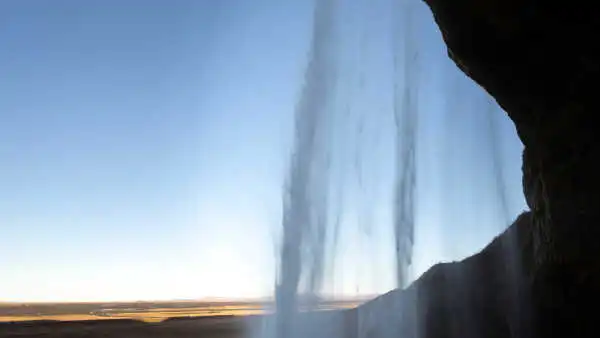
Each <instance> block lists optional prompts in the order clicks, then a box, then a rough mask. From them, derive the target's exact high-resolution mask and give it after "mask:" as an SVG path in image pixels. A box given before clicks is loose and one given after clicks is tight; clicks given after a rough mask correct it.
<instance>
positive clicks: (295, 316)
mask: <svg viewBox="0 0 600 338" xmlns="http://www.w3.org/2000/svg"><path fill="white" fill-rule="evenodd" d="M382 1H384V2H386V5H390V6H392V7H391V9H392V10H391V11H390V12H391V19H390V21H391V22H390V26H389V30H390V32H387V34H388V35H389V37H390V40H391V43H390V44H387V45H386V46H387V47H386V48H389V47H390V46H391V64H390V66H391V67H392V69H393V72H391V74H390V76H391V81H390V84H389V86H390V87H392V88H390V91H391V95H390V98H391V100H390V101H391V102H390V104H389V109H387V110H386V109H382V110H381V113H380V114H379V116H383V115H385V114H387V113H388V112H391V114H390V116H391V120H392V121H394V124H393V127H394V129H393V131H391V133H392V134H393V141H392V142H391V143H393V144H392V145H391V147H390V150H393V151H394V152H395V161H394V162H393V164H392V166H393V169H394V170H393V172H394V173H393V174H392V176H393V177H391V179H392V181H393V183H394V185H393V187H391V189H390V197H389V198H390V199H391V198H393V203H392V206H391V209H392V210H391V212H392V215H393V216H392V219H391V222H390V223H387V224H380V226H386V227H388V229H390V228H391V229H390V230H391V233H393V239H394V240H393V250H390V253H392V252H393V255H394V260H393V261H394V266H389V270H393V269H394V268H395V272H396V273H395V278H394V285H393V287H395V288H398V289H404V288H405V287H406V286H407V284H408V283H409V282H410V281H411V280H412V278H413V277H414V276H411V271H410V270H411V265H412V264H414V263H413V262H414V260H415V258H418V255H417V254H416V251H415V250H416V249H415V248H417V247H418V244H419V243H418V242H416V241H415V233H417V232H418V231H419V229H420V225H419V226H417V214H419V212H418V209H419V208H418V205H417V201H418V199H417V197H419V196H417V187H419V189H422V183H427V184H428V185H427V186H428V187H431V186H432V184H431V182H426V181H424V178H423V177H424V176H425V175H423V174H421V173H422V172H423V170H426V169H429V172H431V169H430V168H424V167H423V165H422V164H423V162H422V161H421V160H420V159H419V158H418V157H417V146H419V147H423V146H422V143H426V142H422V141H423V140H424V139H425V140H426V138H427V136H425V137H424V136H422V130H421V128H425V127H426V126H422V124H423V123H422V122H419V123H418V120H421V121H424V120H427V121H431V120H432V117H431V105H427V104H422V103H423V102H422V101H421V100H420V95H422V93H423V92H428V93H427V95H431V89H432V87H431V84H432V83H431V82H429V81H431V79H430V80H429V81H423V80H422V78H423V71H422V69H421V68H420V65H421V63H423V64H425V63H427V61H426V58H425V57H422V55H421V53H424V51H425V50H426V48H425V47H424V45H423V44H421V43H419V42H420V38H418V37H417V34H418V32H419V28H417V24H418V22H416V21H418V20H417V19H416V18H417V14H416V9H417V6H419V5H422V4H420V3H419V1H418V0H398V1H395V0H389V1H387V0H382ZM343 4H344V5H345V4H346V3H343ZM365 4H366V5H367V6H368V4H367V2H365ZM340 7H342V6H340ZM388 8H389V7H388ZM337 10H339V8H338V7H336V6H335V5H334V0H316V6H315V11H314V22H313V32H312V36H311V43H310V46H309V54H308V64H307V67H306V69H305V74H304V83H303V87H302V91H301V93H300V98H299V100H298V104H297V106H296V110H295V120H294V128H295V129H294V143H293V149H292V154H291V158H290V167H289V172H288V176H287V180H286V184H285V189H284V196H283V213H282V214H283V216H282V222H281V229H282V243H281V248H280V256H279V262H278V264H279V265H278V269H277V271H278V276H277V282H276V287H275V289H276V290H275V313H274V315H273V316H269V318H268V319H267V321H266V323H267V324H266V326H265V327H264V328H263V330H261V332H260V333H259V336H258V337H260V338H296V337H312V338H321V337H332V338H337V337H340V338H341V337H343V336H344V335H343V334H342V333H341V332H342V331H343V330H340V329H335V330H331V327H332V325H331V323H327V324H324V323H325V322H323V320H325V321H330V322H331V321H332V320H337V321H338V322H340V320H339V318H338V319H332V318H333V317H332V316H331V315H326V314H318V315H306V314H303V313H302V311H301V310H304V309H306V308H307V305H308V309H309V310H311V309H313V310H314V309H316V307H317V306H318V304H317V303H318V301H319V300H318V299H319V298H318V296H319V294H320V292H321V291H322V289H323V283H324V279H325V272H326V271H325V270H326V263H327V264H331V262H333V261H334V260H333V259H332V254H333V253H334V251H335V247H336V246H337V243H338V242H339V240H338V234H339V233H340V231H341V230H340V229H342V228H343V230H346V229H347V228H346V227H342V226H341V223H343V221H342V220H341V219H340V215H339V214H338V215H336V217H331V213H330V211H331V209H334V208H333V207H332V204H338V203H339V202H340V199H339V198H338V199H337V201H336V202H338V203H332V201H331V196H332V191H331V190H332V189H331V188H332V182H331V179H330V174H331V167H330V166H331V163H332V161H333V159H332V158H333V157H335V156H334V155H336V154H335V152H334V151H333V147H332V143H333V142H332V138H333V137H332V134H333V131H334V129H335V128H339V122H340V121H339V120H338V121H336V122H334V120H335V118H334V117H333V114H334V111H335V109H333V107H334V105H335V104H334V98H335V96H336V95H337V94H338V91H337V89H338V88H339V86H340V82H341V81H338V78H339V77H340V72H338V70H339V69H338V66H339V64H338V63H337V60H335V57H334V55H335V53H334V49H335V48H334V46H336V43H335V42H337V41H335V38H334V17H335V16H337V15H339V13H337V12H336V11H337ZM367 21H368V20H367ZM431 25H433V23H431ZM360 40H361V41H360V43H359V45H360V46H359V47H358V48H359V49H361V50H360V52H361V53H363V52H364V51H363V50H362V48H364V46H365V41H366V39H365V38H364V37H363V38H362V39H360ZM447 62H449V61H447ZM450 67H453V68H452V69H454V66H453V65H452V66H450ZM453 71H454V72H457V70H455V69H454V70H453ZM359 73H360V74H359V78H360V80H359V84H358V86H357V87H358V88H359V90H358V93H357V95H356V96H360V94H361V93H360V91H361V90H363V89H364V86H365V82H366V80H365V78H366V77H367V76H368V74H365V72H364V70H361V71H359ZM452 85H455V84H454V83H452ZM473 88H474V89H473V91H472V92H466V93H465V92H463V93H461V94H460V95H452V90H453V89H452V88H443V89H442V93H436V94H437V95H438V96H441V97H443V96H445V97H448V96H452V99H454V100H455V103H454V104H446V107H444V109H446V110H453V114H454V115H453V119H456V118H457V117H455V116H462V117H461V118H462V119H472V117H471V116H469V115H465V114H463V115H461V114H459V113H457V112H458V111H462V110H464V109H463V108H464V107H466V106H469V105H474V106H473V107H472V108H473V109H471V110H473V111H476V110H479V111H480V112H478V114H479V115H480V116H484V119H483V121H484V122H480V123H481V124H485V123H487V132H486V135H487V136H488V140H487V141H488V144H489V145H490V146H489V147H488V148H487V150H486V151H487V153H488V154H491V158H490V162H491V168H490V169H491V170H490V172H491V173H492V174H491V176H492V178H491V179H490V180H491V181H492V182H493V183H492V184H493V189H488V190H489V191H495V194H496V195H497V196H496V197H497V200H496V201H495V203H496V205H499V208H498V209H500V213H501V214H502V215H501V218H502V219H501V221H500V222H498V223H499V224H503V225H504V226H505V225H506V222H507V221H508V220H509V219H510V215H511V213H512V212H513V211H514V208H513V207H512V206H511V205H510V204H511V203H509V202H510V201H509V199H510V198H509V196H508V194H507V192H506V185H507V182H506V173H505V172H504V171H503V169H502V163H503V158H502V156H501V155H502V154H501V149H500V147H499V142H500V138H501V136H500V135H499V130H500V127H499V125H498V122H497V121H496V120H495V117H494V116H492V115H493V114H499V112H498V110H499V109H498V107H497V105H496V104H495V103H494V102H493V101H491V100H490V99H489V97H487V96H486V97H485V100H483V101H481V100H479V99H480V98H481V97H482V96H481V95H480V94H481V90H480V89H479V88H476V89H475V87H473ZM476 90H478V91H479V92H477V91H476ZM477 93H479V94H477ZM456 97H458V99H457V98H456ZM449 102H450V101H449ZM473 102H479V103H473ZM480 102H484V104H483V105H481V104H480ZM444 109H441V110H444ZM467 110H469V109H467ZM469 111H470V110H469ZM486 111H487V114H485V115H482V113H486ZM376 115H377V114H376V113H371V114H363V115H360V117H359V118H358V120H359V122H358V123H357V125H356V127H357V128H355V129H354V130H356V133H357V134H358V135H352V136H351V137H354V136H357V137H356V138H360V136H361V134H362V133H363V132H364V128H363V127H364V121H365V119H372V118H373V116H376ZM486 118H487V119H486ZM344 119H348V116H347V115H346V116H345V117H344ZM379 127H383V125H380V126H379ZM446 128H447V127H446ZM478 128H480V129H484V128H486V127H482V126H479V127H478ZM473 129H476V128H473ZM379 132H380V131H379V130H377V131H375V133H379ZM429 137H431V135H429ZM446 138H447V137H446ZM449 141H450V140H449V139H448V140H446V139H444V140H442V142H444V143H450V142H449ZM444 145H445V144H444ZM444 145H441V146H440V145H438V146H439V148H444ZM357 149H358V148H357ZM425 151H428V150H425ZM445 152H446V153H448V151H447V150H445ZM461 152H463V153H464V152H465V151H464V149H462V148H461ZM393 155H394V153H391V152H390V153H389V157H393ZM421 155H426V154H424V153H423V151H421V150H419V157H421ZM423 157H425V156H423ZM361 161H364V159H361V158H360V156H358V155H354V158H353V159H352V160H350V161H349V162H352V163H353V164H352V165H349V167H354V169H355V170H356V171H357V172H358V185H359V189H358V190H361V189H363V188H364V186H363V185H365V184H366V183H365V178H366V177H365V175H367V174H365V172H363V170H362V169H361V168H362V167H361V165H362V163H361ZM441 161H442V165H444V166H449V167H451V166H452V164H453V163H452V161H453V160H452V159H448V158H445V159H443V160H441ZM454 161H456V160H454ZM475 161H479V160H477V159H476V160H475ZM461 165H464V163H461ZM437 166H440V165H439V163H438V164H437ZM417 168H418V170H419V173H420V174H419V177H417ZM443 170H445V172H444V174H443V175H448V173H449V172H451V170H446V169H443ZM430 177H431V176H430ZM430 177H427V179H428V180H429V179H430ZM451 179H452V178H449V177H443V178H442V181H448V180H451ZM417 183H418V184H419V185H417ZM342 184H343V183H342ZM488 188H489V187H488ZM484 189H485V188H484ZM423 190H424V189H423ZM442 190H444V192H449V193H452V194H464V192H465V191H466V190H468V189H460V190H457V189H449V188H445V189H442ZM443 198H447V196H443ZM334 199H335V198H334ZM454 200H458V199H457V198H454ZM442 203H444V205H446V204H447V203H446V201H443V202H442ZM465 205H466V204H465ZM355 207H356V206H355ZM358 207H360V208H361V209H369V208H373V205H359V206H358ZM338 208H339V206H338ZM466 208H468V207H466ZM419 215H421V214H419ZM445 216H446V215H445ZM445 216H443V217H440V218H439V219H444V220H445V219H446V218H448V217H446V218H445ZM419 217H420V216H419ZM473 217H474V218H476V217H477V216H473ZM419 222H421V221H420V218H419ZM458 222H460V221H458ZM448 223H449V224H450V223H452V222H448ZM418 224H421V223H418ZM441 226H446V225H445V224H442V225H441ZM449 231H453V229H450V230H449ZM496 233H497V232H496ZM330 237H332V238H330ZM328 243H329V245H330V246H331V247H334V249H333V251H332V250H331V247H329V248H328V247H327V244H328ZM376 245H377V244H376ZM413 252H415V253H413ZM413 255H415V256H413ZM357 270H358V269H357ZM375 278H377V277H375ZM306 296H310V297H306ZM306 300H310V301H311V302H312V303H310V302H309V304H307V303H306ZM405 303H406V302H405ZM380 304H381V303H380ZM310 306H312V307H310ZM380 307H381V311H376V310H374V307H369V308H368V309H367V310H361V311H358V312H357V313H358V326H357V327H355V328H354V330H355V331H356V332H354V333H353V335H354V336H358V337H363V336H368V335H369V334H370V333H369V332H373V330H372V329H373V327H378V328H379V329H378V330H377V332H378V334H380V335H379V336H381V337H392V336H397V335H398V332H395V331H394V329H393V328H392V327H391V326H390V325H389V324H390V322H392V321H394V320H398V317H399V316H409V317H410V316H411V313H410V311H411V309H407V308H406V307H403V306H400V305H399V303H398V302H396V301H395V300H394V301H392V303H386V304H385V305H381V306H380ZM375 308H376V307H375ZM410 318H412V317H410ZM307 320H310V321H311V322H310V323H307ZM339 325H342V324H340V323H338V326H339ZM325 326H329V328H330V329H329V330H322V328H323V327H325ZM333 326H336V325H333ZM384 326H385V327H386V328H383V327H384ZM346 332H348V331H346ZM379 336H378V337H379ZM258 337H255V338H258Z"/></svg>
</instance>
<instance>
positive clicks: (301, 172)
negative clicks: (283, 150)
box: [275, 0, 335, 338]
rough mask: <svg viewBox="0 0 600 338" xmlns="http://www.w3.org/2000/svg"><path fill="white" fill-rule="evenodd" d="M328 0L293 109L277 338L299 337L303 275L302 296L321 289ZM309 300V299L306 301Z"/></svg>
mask: <svg viewBox="0 0 600 338" xmlns="http://www.w3.org/2000/svg"><path fill="white" fill-rule="evenodd" d="M332 10H333V3H332V1H331V0H323V1H318V2H317V6H316V8H315V17H314V29H313V36H312V44H311V46H310V52H309V62H308V66H307V68H306V73H305V79H304V81H305V82H304V87H303V89H302V93H301V97H300V100H299V103H298V106H297V108H296V118H295V139H294V142H295V143H294V149H293V152H292V156H291V165H290V172H289V177H288V181H287V185H286V193H285V196H284V202H283V220H282V225H283V246H282V252H281V261H280V269H279V271H280V275H279V281H278V284H277V289H276V294H275V297H276V315H275V336H276V337H277V338H290V337H294V336H297V335H299V334H300V333H299V332H298V325H297V316H298V310H299V305H300V304H299V299H298V296H299V291H300V284H301V282H302V277H305V278H307V280H306V284H307V286H306V290H305V293H306V296H309V297H310V296H313V295H316V294H317V292H318V291H320V288H321V284H322V277H323V268H324V262H325V257H324V254H325V239H326V238H325V237H326V233H327V225H328V220H327V215H328V211H329V210H328V203H327V199H328V194H329V191H328V186H329V184H328V164H329V163H328V162H329V161H328V141H329V140H328V137H327V136H328V130H327V128H328V122H329V119H328V113H329V108H330V106H331V98H332V94H333V86H334V85H335V83H334V82H335V74H334V67H333V62H332V53H331V50H330V48H331V34H332V18H331V16H332ZM304 272H307V273H304ZM305 299H307V298H305Z"/></svg>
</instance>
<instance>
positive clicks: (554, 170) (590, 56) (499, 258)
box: [358, 0, 600, 337]
mask: <svg viewBox="0 0 600 338" xmlns="http://www.w3.org/2000/svg"><path fill="white" fill-rule="evenodd" d="M425 2H426V3H427V4H428V5H429V7H430V9H431V11H432V13H433V16H434V19H435V21H436V23H437V24H438V26H439V27H440V30H441V32H442V35H443V38H444V41H445V42H446V44H447V47H448V54H449V56H450V58H452V59H453V60H454V61H455V63H456V64H457V66H458V67H459V68H460V69H461V70H462V71H463V72H465V73H466V74H467V75H468V76H469V77H471V78H472V79H473V80H474V81H476V82H477V83H478V84H480V85H481V86H482V87H483V88H484V89H485V90H487V91H488V92H489V93H490V94H491V95H493V96H494V97H495V99H496V100H497V102H498V103H499V104H500V106H501V107H502V108H503V109H504V110H505V111H506V112H507V113H508V115H509V117H510V118H511V119H512V121H513V122H514V123H515V126H516V129H517V132H518V134H519V137H520V139H521V141H522V142H523V144H524V146H525V149H524V153H523V191H524V194H525V197H526V200H527V203H528V205H529V207H530V209H531V213H527V214H524V215H522V216H521V217H519V219H518V220H517V221H516V222H515V224H513V225H512V226H511V229H509V230H508V231H507V232H505V233H504V234H503V235H501V236H500V237H499V238H497V239H496V240H494V242H492V243H491V244H490V245H489V246H488V247H487V248H486V249H485V250H483V251H482V252H481V253H479V254H477V255H475V256H473V257H470V258H468V259H466V260H464V261H462V262H459V263H449V264H440V265H437V266H435V267H433V268H432V269H431V270H430V271H429V272H427V273H426V274H425V275H424V276H423V277H422V278H420V279H419V280H418V281H417V282H415V283H414V285H412V286H411V287H410V288H409V289H408V290H406V291H404V292H400V291H394V292H392V293H390V294H388V295H385V296H383V297H382V299H383V298H386V297H388V298H389V297H397V298H398V299H403V298H406V300H402V301H400V300H399V301H400V302H402V303H407V304H411V303H412V306H414V311H415V316H414V318H415V320H416V322H417V323H416V324H415V323H413V325H414V326H415V328H414V330H416V331H415V332H413V333H412V334H413V335H412V336H419V337H596V336H598V330H597V329H596V328H595V327H596V326H597V324H596V318H595V315H594V311H593V309H595V307H596V306H597V304H598V302H599V301H600V224H599V223H600V222H599V221H600V198H599V195H600V194H599V192H600V142H599V140H600V138H599V137H598V133H600V123H599V122H598V119H597V118H596V115H597V114H598V110H599V109H598V106H599V102H600V101H599V100H598V96H599V94H598V92H599V91H598V89H599V88H600V86H599V85H598V81H599V79H600V57H599V56H600V55H599V54H600V39H599V38H598V35H597V34H598V33H597V32H600V9H599V8H598V6H597V4H596V3H594V2H593V1H589V0H574V1H568V2H550V1H535V0H523V1H517V0H425ZM511 238H512V239H511ZM515 238H518V240H514V239H515ZM499 243H508V244H505V245H500V244H499ZM507 247H510V248H512V249H506V248H507ZM513 263H515V264H513ZM405 294H406V295H405ZM378 302H379V303H381V302H383V300H375V301H374V302H372V303H368V304H366V305H365V308H367V307H373V308H375V307H376V304H378ZM374 311H375V310H374ZM358 313H359V316H360V310H359V312H358ZM409 317H410V316H409ZM405 322H406V321H404V320H399V321H398V323H400V324H398V325H399V326H408V325H410V324H409V323H405ZM408 331H410V330H408ZM375 336H377V335H374V337H375ZM409 336H410V335H409Z"/></svg>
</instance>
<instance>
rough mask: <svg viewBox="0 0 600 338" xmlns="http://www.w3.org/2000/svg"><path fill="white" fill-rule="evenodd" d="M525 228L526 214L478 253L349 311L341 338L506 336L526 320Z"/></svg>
mask: <svg viewBox="0 0 600 338" xmlns="http://www.w3.org/2000/svg"><path fill="white" fill-rule="evenodd" d="M530 229H531V214H530V213H523V214H522V215H521V216H519V217H518V218H517V220H516V221H515V222H514V223H513V225H512V226H511V227H509V228H508V229H507V230H506V231H505V232H504V233H503V234H502V235H500V236H498V237H496V238H495V239H494V240H493V241H492V242H491V243H490V244H489V245H488V246H487V247H486V248H484V249H483V250H482V251H481V252H480V253H478V254H476V255H473V256H471V257H469V258H467V259H465V260H463V261H461V262H452V263H440V264H437V265H435V266H434V267H432V268H431V269H430V270H428V271H427V272H426V273H425V274H423V276H421V278H419V279H418V280H417V281H415V282H414V283H413V284H412V285H411V286H410V287H409V288H407V289H406V290H402V291H401V290H394V291H391V292H389V293H387V294H385V295H382V296H380V297H378V298H376V299H374V300H372V301H369V302H367V303H365V304H363V305H361V306H360V307H358V308H356V309H352V310H348V311H347V313H346V317H347V318H346V331H345V332H346V333H347V334H346V335H345V337H359V338H362V337H369V338H388V337H390V338H391V337H403V338H413V337H436V338H437V337H463V338H468V337H509V336H511V332H512V331H514V330H515V329H516V328H518V327H519V325H521V324H520V323H522V322H523V321H522V319H523V318H525V317H526V314H525V313H523V312H524V310H525V309H526V308H525V307H524V305H525V304H524V302H523V300H525V299H527V297H528V295H527V294H526V290H527V287H526V286H527V283H526V281H525V280H523V278H522V277H523V275H524V274H523V271H525V270H526V269H527V265H529V264H530V262H531V231H530ZM515 248H518V249H517V250H515ZM515 252H520V254H518V255H515V254H514V253H515Z"/></svg>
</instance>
